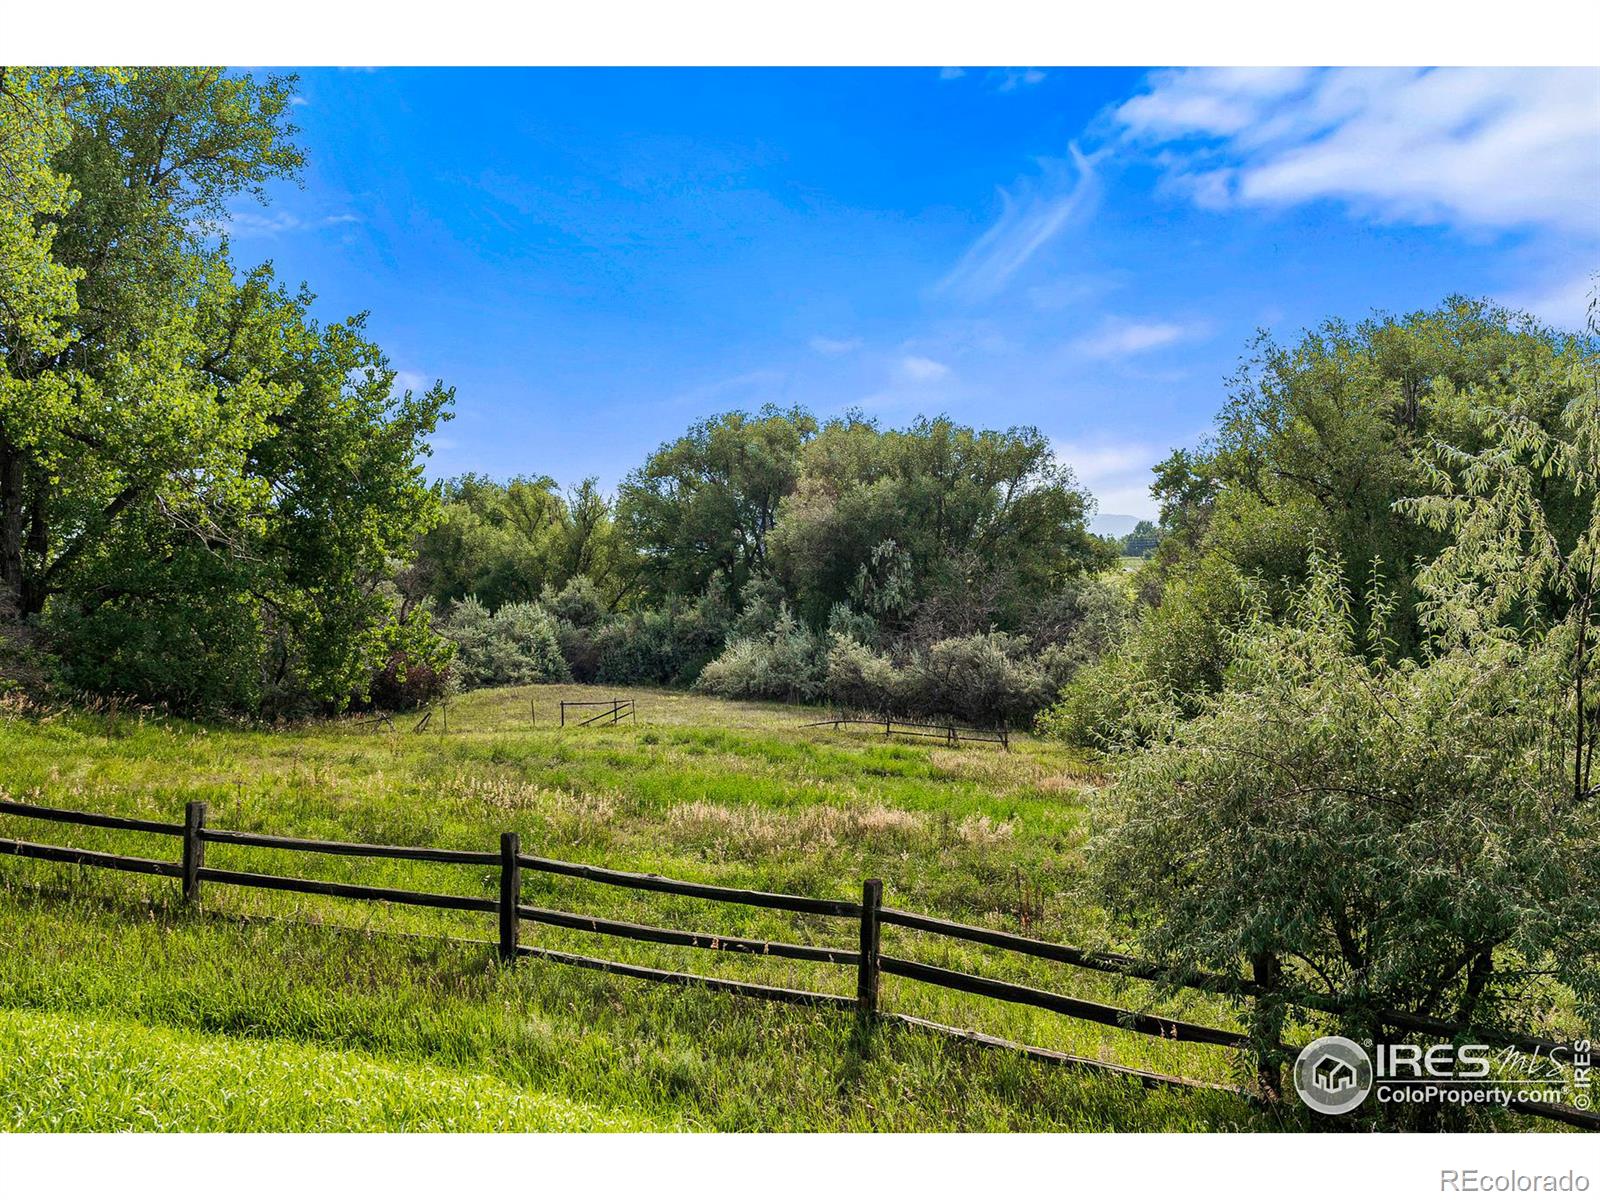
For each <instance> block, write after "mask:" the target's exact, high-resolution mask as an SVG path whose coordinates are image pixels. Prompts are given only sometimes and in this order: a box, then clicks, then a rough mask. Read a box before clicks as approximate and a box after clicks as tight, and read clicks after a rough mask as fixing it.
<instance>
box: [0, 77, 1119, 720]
mask: <svg viewBox="0 0 1600 1200" xmlns="http://www.w3.org/2000/svg"><path fill="white" fill-rule="evenodd" d="M293 86H294V79H293V77H292V76H271V75H268V76H263V77H259V78H258V77H252V76H244V75H239V76H235V75H230V74H228V73H226V72H224V71H222V70H221V69H215V68H210V69H188V68H140V69H137V70H125V71H119V70H45V69H26V68H6V69H4V70H0V181H3V186H0V681H3V680H10V681H12V682H20V683H22V684H24V685H25V686H28V687H30V688H49V687H59V688H64V689H69V690H76V691H87V692H91V693H97V694H101V695H118V696H126V697H129V698H134V699H141V700H145V701H151V702H156V703H160V704H163V705H166V706H168V707H171V708H173V709H175V710H179V711H184V712H193V713H242V714H250V715H264V716H279V715H293V714H297V713H311V712H318V711H337V710H340V709H343V708H346V707H349V706H351V705H356V706H363V705H383V706H396V705H405V704H415V703H420V702H422V701H424V700H426V699H428V698H430V697H431V696H434V695H437V694H438V693H440V692H441V691H442V690H444V689H447V688H449V687H453V686H479V685H487V684H493V683H509V682H522V681H527V680H531V679H550V678H576V679H596V680H604V681H608V682H629V683H631V682H651V683H660V684H673V685H679V686H688V685H693V684H696V683H698V684H699V685H700V686H703V687H705V688H707V689H710V690H714V691H717V692H719V693H721V694H725V695H740V696H773V697H787V698H795V699H802V698H803V699H816V698H819V697H821V696H824V695H833V696H835V697H836V698H840V699H841V700H842V701H845V702H849V703H856V704H862V705H865V706H870V707H874V708H881V709H885V710H890V711H918V712H922V711H949V712H951V713H952V714H955V715H961V716H965V717H967V718H969V719H974V720H980V719H981V720H986V721H988V720H1001V719H1009V720H1019V719H1023V718H1025V717H1026V716H1028V715H1029V714H1031V713H1032V712H1033V711H1035V710H1036V709H1037V708H1038V707H1040V706H1041V705H1042V704H1044V703H1046V702H1048V701H1049V700H1050V699H1051V698H1053V697H1054V695H1055V694H1056V692H1057V690H1058V689H1059V686H1060V684H1061V683H1062V682H1064V681H1065V679H1067V678H1068V677H1069V676H1070V674H1071V671H1072V670H1073V669H1075V666H1076V664H1077V663H1079V662H1081V661H1084V660H1086V659H1088V658H1090V657H1093V653H1092V650H1091V649H1090V648H1089V647H1092V645H1093V644H1094V639H1095V638H1097V637H1100V636H1101V635H1100V634H1099V633H1097V632H1094V630H1096V629H1097V628H1098V626H1097V624H1096V622H1103V621H1104V620H1105V619H1108V618H1107V614H1108V613H1110V612H1112V611H1113V610H1114V609H1115V608H1116V598H1115V596H1113V595H1112V594H1110V592H1109V591H1107V590H1106V589H1103V588H1101V587H1099V585H1097V584H1095V583H1094V582H1093V578H1094V576H1095V575H1096V573H1097V572H1099V571H1100V570H1101V569H1102V568H1104V567H1105V566H1106V565H1107V564H1108V563H1110V562H1111V561H1112V560H1113V557H1114V555H1115V546H1114V544H1112V543H1110V542H1107V541H1104V540H1102V539H1098V538H1096V537H1094V536H1092V535H1091V534H1089V533H1088V532H1087V530H1086V527H1085V520H1086V518H1087V517H1088V516H1089V515H1090V512H1091V506H1092V501H1091V500H1090V498H1089V497H1088V496H1087V494H1086V493H1084V492H1083V491H1082V490H1081V489H1080V488H1079V487H1078V486H1077V485H1076V483H1075V481H1074V480H1073V478H1072V475H1071V472H1070V470H1069V469H1068V468H1067V467H1066V466H1065V465H1063V464H1061V463H1060V462H1058V461H1057V460H1056V458H1055V456H1054V454H1053V453H1052V451H1051V449H1050V446H1049V443H1048V442H1047V441H1046V439H1045V438H1044V437H1043V436H1042V435H1041V434H1040V433H1039V431H1037V430H1035V429H1031V428H1023V429H1013V430H1008V431H1004V432H995V431H981V432H980V431H976V430H973V429H969V428H964V427H961V426H958V425H956V424H954V423H952V422H951V421H948V420H945V419H936V420H919V421H917V422H915V423H913V424H912V425H911V426H909V427H908V428H905V429H887V428H883V427H881V426H879V425H878V424H877V423H875V422H873V421H871V420H869V419H867V418H865V417H862V416H859V415H850V416H846V417H843V418H840V419H837V420H831V421H827V422H819V421H818V420H816V419H815V418H814V417H813V416H812V415H810V414H809V413H807V412H805V411H803V410H801V409H794V410H790V411H777V410H766V411H763V412H761V413H758V414H743V413H727V414H722V415H720V416H717V417H713V418H711V419H708V420H705V421H703V422H701V423H699V424H697V425H695V426H694V427H693V428H691V429H690V430H688V431H687V432H686V433H685V435H684V436H682V437H680V438H678V439H676V440H675V441H673V442H671V443H669V444H667V445H664V446H662V447H661V448H660V449H659V450H658V451H657V452H656V453H655V454H653V455H651V456H650V457H649V459H648V460H647V461H646V462H645V463H644V464H642V465H641V466H640V467H639V468H638V469H637V470H635V471H633V472H632V473H631V474H630V475H629V476H628V477H627V478H626V479H625V480H624V481H623V482H622V484H621V486H620V488H619V489H618V491H617V494H616V495H615V496H614V497H613V496H606V495H604V494H602V493H601V491H600V490H599V488H598V487H597V485H596V483H595V482H594V481H593V480H589V481H584V482H582V483H579V484H578V485H577V486H575V487H574V488H572V489H571V490H568V491H563V490H562V489H561V488H560V487H559V486H557V484H556V483H555V482H554V481H552V480H551V479H549V478H544V477H530V478H519V479H514V480H511V481H509V482H505V483H500V482H495V481H491V480H487V479H483V478H481V477H477V476H470V475H469V476H465V477H462V478H459V479H455V480H452V481H450V482H448V483H444V484H441V485H435V486H429V485H428V484H427V483H426V482H425V480H424V478H423V474H422V465H421V464H422V462H423V460H424V459H425V457H426V455H427V452H428V438H429V437H430V436H431V435H432V433H433V432H434V430H435V428H436V427H437V425H438V424H439V422H441V421H443V420H445V419H447V418H448V416H449V406H450V404H451V401H452V393H451V390H450V389H449V388H447V387H445V386H443V385H442V384H436V385H435V386H434V387H432V388H430V389H428V390H427V391H426V392H425V393H423V394H421V395H418V394H414V393H412V392H404V393H399V392H397V391H396V388H395V372H394V371H393V369H392V368H391V367H390V365H389V363H388V361H387V359H386V358H385V357H384V355H383V353H382V351H381V350H380V349H379V347H377V346H376V345H374V344H373V343H372V341H371V340H370V339H368V338H367V337H366V336H365V333H364V327H363V318H362V317H361V315H359V314H357V315H353V316H351V317H349V318H348V319H347V320H345V321H343V322H339V323H335V324H322V323H320V322H319V321H317V320H314V319H313V318H312V317H311V315H310V311H311V305H312V296H311V294H310V292H309V291H308V290H307V289H306V287H305V286H303V285H302V286H300V287H298V288H296V287H289V286H285V285H284V284H283V283H280V282H279V281H278V280H277V279H276V278H275V277H274V275H273V272H272V269H271V267H270V265H251V264H244V263H240V262H238V261H237V260H236V258H235V256H234V253H233V249H232V246H231V244H230V241H229V238H228V236H227V231H228V221H229V220H230V213H231V212H233V211H234V209H235V207H236V206H238V205H239V204H242V203H249V202H251V201H252V199H253V198H259V197H261V195H262V189H263V187H264V186H265V185H266V184H267V183H269V182H271V181H273V180H281V179H292V178H295V177H296V175H297V174H298V172H299V171H300V169H301V166H302V154H301V152H300V150H299V149H298V147H297V146H296V145H295V140H294V138H295V130H294V127H293V125H292V124H291V123H290V120H289V116H290V113H291V111H292V105H291V100H292V97H293Z"/></svg>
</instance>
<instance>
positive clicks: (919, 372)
mask: <svg viewBox="0 0 1600 1200" xmlns="http://www.w3.org/2000/svg"><path fill="white" fill-rule="evenodd" d="M900 374H902V375H904V376H905V377H906V378H907V379H909V380H911V381H912V382H913V383H936V382H937V381H939V380H941V379H944V378H945V377H946V376H948V375H949V374H950V368H949V367H947V366H945V364H944V363H942V362H938V361H936V360H934V359H931V358H923V357H922V356H921V355H919V354H908V355H906V356H905V357H904V358H902V359H901V360H900Z"/></svg>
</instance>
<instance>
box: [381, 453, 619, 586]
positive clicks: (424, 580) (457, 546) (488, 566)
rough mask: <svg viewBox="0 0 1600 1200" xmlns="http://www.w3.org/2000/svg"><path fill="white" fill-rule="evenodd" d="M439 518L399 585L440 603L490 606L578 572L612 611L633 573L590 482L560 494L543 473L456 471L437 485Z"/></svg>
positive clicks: (605, 507)
mask: <svg viewBox="0 0 1600 1200" xmlns="http://www.w3.org/2000/svg"><path fill="white" fill-rule="evenodd" d="M439 494H440V498H441V499H442V501H443V505H444V509H443V515H442V519H441V520H440V521H439V523H438V524H437V525H435V526H434V527H433V528H431V529H429V530H428V532H427V533H425V534H424V535H423V536H422V537H421V538H420V539H419V540H418V542H417V546H416V550H415V560H414V563H413V565H412V568H411V569H410V571H409V572H408V577H409V578H408V580H407V587H408V589H409V590H410V591H411V592H412V593H414V594H418V595H427V596H430V597H431V598H432V599H433V600H434V601H435V602H436V603H438V604H441V605H444V604H449V603H450V602H452V601H455V600H460V599H463V598H464V597H467V596H476V597H478V598H479V599H480V600H482V601H483V602H484V603H485V604H487V605H489V606H490V607H491V608H493V607H498V606H500V605H503V604H511V603H517V602H528V601H532V600H535V599H537V598H538V597H539V596H540V595H542V594H543V592H544V591H545V590H546V589H555V590H559V589H560V588H562V587H564V586H565V585H566V584H567V583H568V581H570V580H572V579H575V578H578V577H580V576H582V577H586V578H587V579H588V580H589V581H590V582H591V583H592V584H593V585H594V586H595V587H596V588H597V589H599V590H600V594H601V595H603V596H604V598H605V603H606V605H607V607H609V608H616V607H617V606H618V605H620V604H621V603H622V602H623V601H624V600H625V599H626V598H627V597H628V596H629V595H630V594H631V593H632V592H633V590H634V586H635V584H636V582H637V576H638V569H637V565H636V564H635V562H634V561H633V556H632V555H631V554H630V553H629V552H628V550H627V548H626V547H624V546H623V545H622V542H621V538H620V536H619V534H618V531H617V526H616V521H615V519H614V517H613V514H612V512H611V505H610V503H609V502H608V501H607V499H606V497H605V496H604V495H603V494H602V493H601V491H600V489H599V487H598V485H597V484H596V482H595V480H593V479H585V480H584V481H583V482H582V483H580V484H579V485H578V486H577V487H575V488H572V489H570V490H569V491H568V492H567V493H566V494H565V495H563V494H562V493H561V491H560V490H559V487H558V485H557V483H556V481H555V480H554V479H551V478H550V477H549V476H547V475H546V476H540V477H538V478H528V477H524V476H518V477H516V478H514V479H511V480H509V481H507V482H505V483H499V482H496V481H495V480H492V479H489V478H487V477H485V476H481V475H473V474H468V475H463V476H460V477H459V478H456V479H452V480H448V481H446V482H445V483H443V484H442V485H440V487H439Z"/></svg>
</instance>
